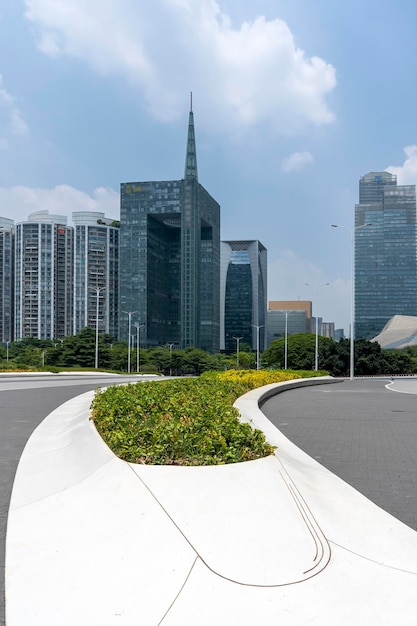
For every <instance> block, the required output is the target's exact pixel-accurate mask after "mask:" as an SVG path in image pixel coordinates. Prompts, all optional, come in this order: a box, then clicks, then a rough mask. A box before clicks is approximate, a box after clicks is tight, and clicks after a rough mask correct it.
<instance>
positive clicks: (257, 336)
mask: <svg viewBox="0 0 417 626" xmlns="http://www.w3.org/2000/svg"><path fill="white" fill-rule="evenodd" d="M251 326H252V327H253V328H256V369H257V370H259V369H260V364H259V330H260V329H261V328H264V325H263V324H262V325H261V326H257V325H256V324H251Z"/></svg>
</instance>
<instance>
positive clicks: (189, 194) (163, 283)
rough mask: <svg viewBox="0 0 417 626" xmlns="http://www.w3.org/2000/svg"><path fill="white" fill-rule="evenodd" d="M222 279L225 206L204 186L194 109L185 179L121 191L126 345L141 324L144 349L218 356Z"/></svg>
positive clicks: (121, 306) (122, 333) (122, 322)
mask: <svg viewBox="0 0 417 626" xmlns="http://www.w3.org/2000/svg"><path fill="white" fill-rule="evenodd" d="M219 279H220V206H219V204H218V203H217V202H216V201H215V200H214V198H212V196H211V195H210V194H209V193H208V191H206V189H205V188H204V187H203V186H202V185H201V184H200V183H199V182H198V175H197V158H196V144H195V134H194V118H193V111H192V107H191V110H190V113H189V123H188V137H187V149H186V160H185V172H184V178H183V179H181V180H170V181H150V182H149V181H148V182H131V183H122V185H121V208H120V299H119V303H120V304H119V338H120V339H127V337H128V332H129V325H130V326H132V325H133V324H134V323H136V324H139V325H140V326H143V328H142V332H141V345H142V346H143V347H149V346H155V345H166V344H176V345H178V346H179V347H181V348H187V347H198V348H202V349H204V350H208V351H211V352H217V351H218V350H219V334H220V305H219V297H220V289H219V282H220V281H219ZM129 318H130V321H131V324H129ZM131 330H132V329H131Z"/></svg>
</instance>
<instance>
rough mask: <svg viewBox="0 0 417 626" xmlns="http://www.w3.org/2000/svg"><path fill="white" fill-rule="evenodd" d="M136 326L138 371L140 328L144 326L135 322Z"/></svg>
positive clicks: (138, 367) (137, 365)
mask: <svg viewBox="0 0 417 626" xmlns="http://www.w3.org/2000/svg"><path fill="white" fill-rule="evenodd" d="M135 328H136V344H137V345H136V349H137V353H136V371H137V372H140V352H139V351H140V329H141V328H145V324H135Z"/></svg>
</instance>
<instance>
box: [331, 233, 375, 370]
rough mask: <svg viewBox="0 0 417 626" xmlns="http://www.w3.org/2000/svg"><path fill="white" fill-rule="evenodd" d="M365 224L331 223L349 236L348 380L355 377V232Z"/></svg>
mask: <svg viewBox="0 0 417 626" xmlns="http://www.w3.org/2000/svg"><path fill="white" fill-rule="evenodd" d="M366 226H372V223H371V222H368V223H367V224H360V225H359V226H355V227H354V228H348V227H347V226H339V224H332V228H343V230H347V232H348V233H349V236H350V246H351V254H350V265H351V267H350V272H351V279H350V280H351V285H352V292H351V296H350V366H349V372H350V380H353V379H354V377H355V347H354V343H355V232H356V231H357V230H359V228H366Z"/></svg>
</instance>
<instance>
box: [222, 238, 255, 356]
mask: <svg viewBox="0 0 417 626" xmlns="http://www.w3.org/2000/svg"><path fill="white" fill-rule="evenodd" d="M220 306H221V310H220V319H221V326H220V328H221V333H220V348H221V349H222V350H225V351H226V352H235V351H236V342H237V340H236V337H239V338H240V339H241V341H242V342H243V343H246V344H248V345H250V346H251V348H253V349H254V350H256V348H257V342H258V333H259V348H260V350H261V351H263V350H265V348H266V323H267V322H266V309H267V250H266V248H265V246H263V245H262V244H261V243H260V241H257V240H253V241H222V242H221V274H220Z"/></svg>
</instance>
